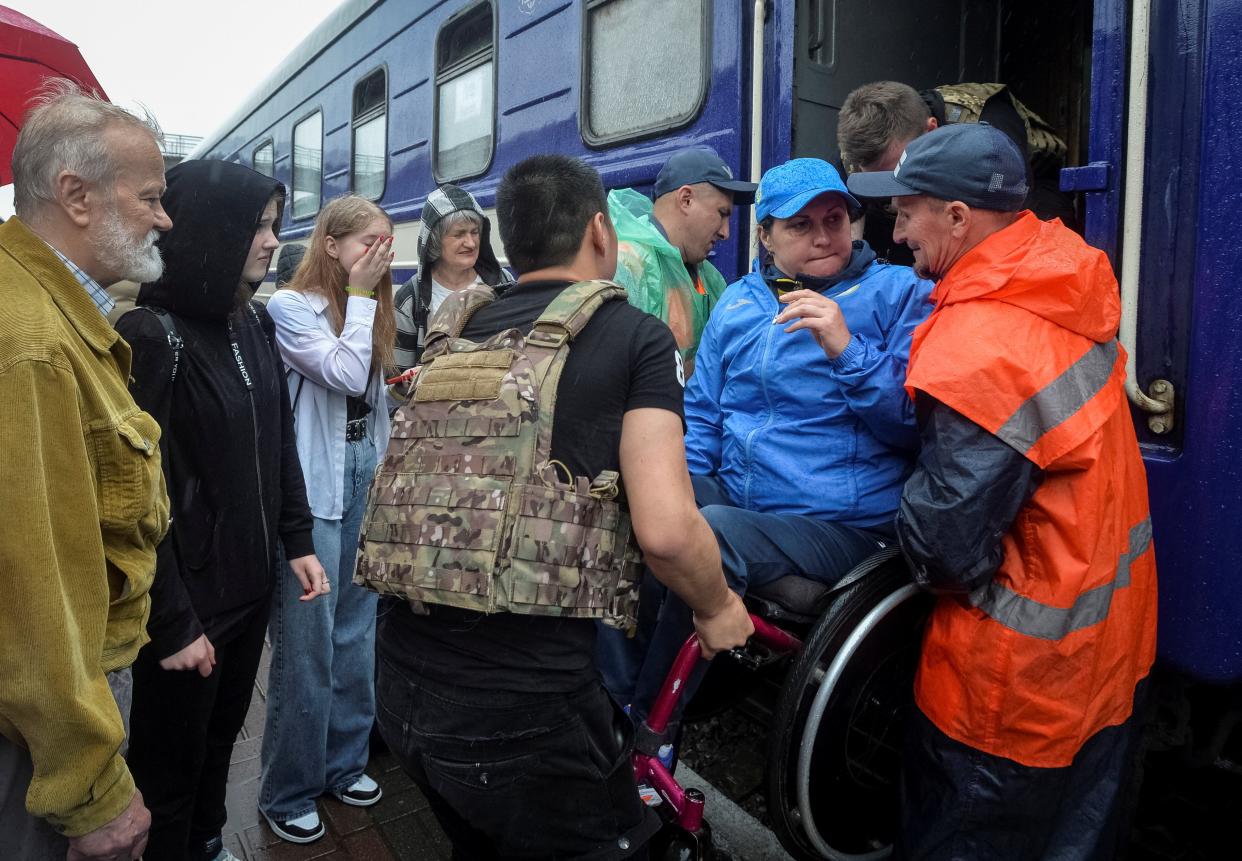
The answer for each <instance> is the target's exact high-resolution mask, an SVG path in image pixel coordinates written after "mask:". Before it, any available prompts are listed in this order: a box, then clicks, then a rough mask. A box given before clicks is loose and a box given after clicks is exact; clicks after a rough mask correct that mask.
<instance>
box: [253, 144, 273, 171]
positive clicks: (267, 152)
mask: <svg viewBox="0 0 1242 861" xmlns="http://www.w3.org/2000/svg"><path fill="white" fill-rule="evenodd" d="M273 152H274V150H273V149H272V142H271V141H267V142H266V143H264V144H261V145H260V146H258V147H256V148H255V151H254V162H253V164H254V169H255V170H257V171H258V172H259V173H261V174H263V175H264V176H274V175H275V171H276V159H275V156H274V155H273Z"/></svg>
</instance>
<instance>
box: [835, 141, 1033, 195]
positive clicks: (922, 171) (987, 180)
mask: <svg viewBox="0 0 1242 861" xmlns="http://www.w3.org/2000/svg"><path fill="white" fill-rule="evenodd" d="M849 183H850V191H852V192H854V193H855V194H857V195H860V196H862V197H904V196H905V195H908V194H926V195H929V196H930V197H937V198H940V199H941V200H960V201H961V202H962V203H965V204H967V205H968V206H974V207H977V208H979V209H993V210H998V211H1000V212H1016V211H1017V210H1019V209H1022V208H1023V207H1024V206H1025V205H1026V194H1027V185H1026V161H1025V159H1023V158H1022V152H1021V151H1020V150H1019V149H1018V145H1017V144H1015V143H1014V142H1013V141H1012V140H1010V139H1009V136H1008V135H1006V134H1005V133H1004V132H1002V131H1000V130H999V129H997V128H995V127H993V126H990V125H988V124H987V123H953V124H952V125H947V126H941V127H940V128H938V129H936V130H934V131H930V132H928V133H927V134H925V135H923V136H922V137H917V138H915V139H914V140H912V141H910V143H909V144H907V145H906V151H905V152H903V153H902V154H901V158H900V159H899V160H898V162H897V167H895V168H893V172H892V173H891V174H890V173H888V172H887V171H876V172H874V173H856V174H853V175H851V176H850V180H849Z"/></svg>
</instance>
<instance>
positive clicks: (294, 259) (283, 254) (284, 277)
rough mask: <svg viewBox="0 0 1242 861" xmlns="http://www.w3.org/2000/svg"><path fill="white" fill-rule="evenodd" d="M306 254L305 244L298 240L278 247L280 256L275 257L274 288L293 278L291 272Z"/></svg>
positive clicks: (278, 287)
mask: <svg viewBox="0 0 1242 861" xmlns="http://www.w3.org/2000/svg"><path fill="white" fill-rule="evenodd" d="M305 255H306V246H305V245H302V244H301V243H298V242H290V243H289V244H288V245H286V246H285V247H284V248H282V249H280V257H278V258H276V288H277V289H280V288H281V287H284V286H285V285H286V284H288V283H289V282H290V281H292V280H293V273H294V272H296V271H297V269H298V264H299V263H301V262H302V258H303V257H304V256H305Z"/></svg>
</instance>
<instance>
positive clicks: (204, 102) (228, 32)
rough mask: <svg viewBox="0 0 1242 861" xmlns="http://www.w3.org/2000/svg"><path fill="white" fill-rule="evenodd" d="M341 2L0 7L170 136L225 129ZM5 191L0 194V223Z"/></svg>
mask: <svg viewBox="0 0 1242 861" xmlns="http://www.w3.org/2000/svg"><path fill="white" fill-rule="evenodd" d="M340 2H341V0H209V2H202V0H195V2H187V0H165V2H151V0H145V2H144V0H0V4H3V5H5V6H8V7H10V8H12V9H16V10H17V11H18V12H21V13H22V14H24V15H29V16H30V17H31V18H34V19H35V20H36V21H38V22H39V23H41V24H43V25H44V26H46V27H50V28H51V29H53V30H55V31H56V32H57V33H59V34H60V35H62V36H64V37H65V38H66V39H69V40H70V41H71V42H75V43H76V44H77V46H78V48H79V49H80V50H81V51H82V56H83V57H85V58H86V62H87V63H88V64H89V65H90V67H91V69H92V70H93V71H94V72H95V77H97V78H98V79H99V83H100V84H101V85H102V86H103V88H104V90H105V91H106V92H107V94H108V97H109V98H110V99H111V100H112V101H113V102H115V103H117V104H119V105H123V106H125V107H130V108H132V107H134V106H135V105H136V104H137V103H139V102H141V103H142V104H145V105H146V106H147V107H148V108H149V109H150V110H151V112H152V113H153V114H154V115H155V117H156V119H158V120H159V122H160V125H161V126H163V127H164V131H165V132H167V133H169V134H185V135H200V136H201V135H207V134H209V133H210V132H212V131H213V130H214V129H215V128H216V127H217V126H218V125H220V124H221V123H223V122H224V121H225V120H226V119H227V118H228V117H229V115H230V114H232V112H233V111H234V110H235V109H236V108H237V106H238V105H239V104H240V103H241V102H242V101H244V100H245V98H246V96H248V95H249V94H250V93H251V92H253V91H254V90H255V88H256V87H258V85H259V83H260V82H262V80H263V79H264V78H265V77H267V75H268V73H270V72H271V71H272V69H274V68H275V67H276V66H277V65H278V64H279V63H280V61H281V60H282V59H284V57H285V56H286V55H287V54H288V53H289V52H290V51H291V50H293V48H294V46H296V45H297V44H298V42H300V41H302V39H303V38H304V37H305V36H306V35H308V34H309V33H310V32H311V31H312V30H314V29H315V27H317V26H318V25H319V23H320V22H321V21H322V20H323V19H324V18H325V17H326V16H327V15H328V14H329V13H330V12H331V11H332V10H333V9H335V8H336V7H337V6H338V5H339V3H340ZM11 212H12V188H11V187H10V186H5V187H4V188H3V189H0V216H3V217H6V218H7V217H8V215H9V214H10V213H11Z"/></svg>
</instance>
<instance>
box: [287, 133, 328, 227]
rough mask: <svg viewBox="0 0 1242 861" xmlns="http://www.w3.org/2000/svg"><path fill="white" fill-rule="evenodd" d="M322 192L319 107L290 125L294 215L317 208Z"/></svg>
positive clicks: (305, 214) (316, 209) (298, 215)
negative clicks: (291, 129)
mask: <svg viewBox="0 0 1242 861" xmlns="http://www.w3.org/2000/svg"><path fill="white" fill-rule="evenodd" d="M322 194H323V114H322V113H321V112H319V111H315V113H313V114H311V115H310V116H309V117H307V118H306V119H304V120H302V121H301V122H299V123H298V124H297V125H295V126H294V127H293V217H294V218H305V217H307V216H308V215H314V214H315V213H316V212H318V211H319V202H320V200H321V198H322Z"/></svg>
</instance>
